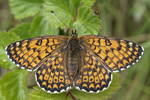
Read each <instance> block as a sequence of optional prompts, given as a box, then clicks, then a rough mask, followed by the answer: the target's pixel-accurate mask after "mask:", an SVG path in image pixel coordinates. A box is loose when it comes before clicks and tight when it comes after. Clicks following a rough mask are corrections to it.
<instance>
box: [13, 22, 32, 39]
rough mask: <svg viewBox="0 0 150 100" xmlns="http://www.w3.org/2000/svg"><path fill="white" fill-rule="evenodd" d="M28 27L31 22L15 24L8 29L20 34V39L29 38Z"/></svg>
mask: <svg viewBox="0 0 150 100" xmlns="http://www.w3.org/2000/svg"><path fill="white" fill-rule="evenodd" d="M30 28H31V23H24V24H21V25H18V26H16V27H15V28H13V29H11V30H10V31H12V32H14V33H16V35H18V36H20V38H21V39H27V38H30V34H29V33H30V32H29V30H30Z"/></svg>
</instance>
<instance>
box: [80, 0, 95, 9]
mask: <svg viewBox="0 0 150 100" xmlns="http://www.w3.org/2000/svg"><path fill="white" fill-rule="evenodd" d="M95 1H96V0H82V3H83V5H82V6H85V7H88V8H91V6H93V5H94V3H95Z"/></svg>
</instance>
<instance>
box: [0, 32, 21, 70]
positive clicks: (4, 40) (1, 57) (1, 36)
mask: <svg viewBox="0 0 150 100" xmlns="http://www.w3.org/2000/svg"><path fill="white" fill-rule="evenodd" d="M0 40H1V42H0V51H1V52H0V64H1V67H3V68H6V69H12V68H15V67H17V66H14V64H13V63H12V62H11V61H10V60H9V58H8V57H7V55H6V53H5V48H6V46H8V45H9V44H10V43H13V42H15V41H19V40H20V37H19V36H17V35H16V34H15V33H13V32H8V33H7V32H0Z"/></svg>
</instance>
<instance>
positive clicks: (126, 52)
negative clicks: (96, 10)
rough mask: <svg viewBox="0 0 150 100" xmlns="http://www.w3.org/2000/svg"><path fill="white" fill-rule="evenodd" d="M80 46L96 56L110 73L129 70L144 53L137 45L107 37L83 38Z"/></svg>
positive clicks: (91, 36)
mask: <svg viewBox="0 0 150 100" xmlns="http://www.w3.org/2000/svg"><path fill="white" fill-rule="evenodd" d="M80 45H82V46H83V47H84V48H86V49H88V50H90V51H91V52H92V53H93V54H94V55H96V56H97V57H98V58H99V60H100V61H101V62H102V63H103V64H104V65H105V68H106V69H108V70H109V71H110V72H119V71H121V70H125V69H126V68H129V67H130V66H131V65H134V64H135V63H136V62H138V60H139V59H140V58H141V56H142V55H143V53H144V48H143V47H142V46H140V45H139V44H137V43H134V42H131V41H127V40H122V39H118V38H112V37H105V36H97V35H88V36H82V37H80Z"/></svg>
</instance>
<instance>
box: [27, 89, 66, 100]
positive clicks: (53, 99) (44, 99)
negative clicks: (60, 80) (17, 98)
mask: <svg viewBox="0 0 150 100" xmlns="http://www.w3.org/2000/svg"><path fill="white" fill-rule="evenodd" d="M30 96H31V97H30V98H29V100H67V97H66V92H63V93H60V94H50V93H47V92H45V91H43V90H42V89H41V88H40V87H37V86H36V87H34V91H32V92H31V93H30Z"/></svg>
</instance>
